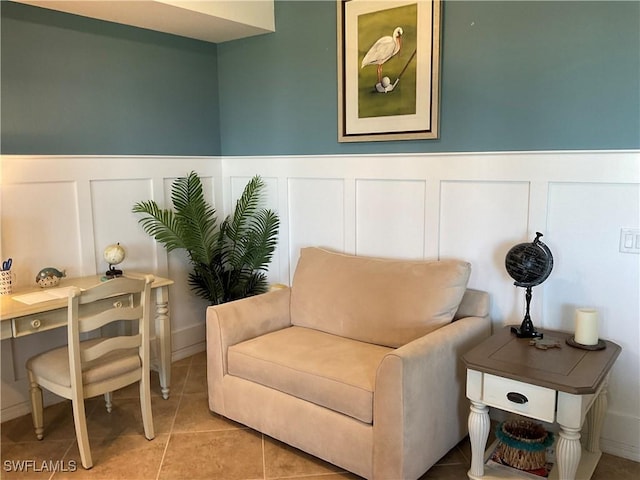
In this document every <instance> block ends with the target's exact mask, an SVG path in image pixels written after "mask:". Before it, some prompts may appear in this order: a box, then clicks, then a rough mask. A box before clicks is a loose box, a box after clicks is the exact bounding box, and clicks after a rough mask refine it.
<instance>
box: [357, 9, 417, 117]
mask: <svg viewBox="0 0 640 480" xmlns="http://www.w3.org/2000/svg"><path fill="white" fill-rule="evenodd" d="M417 13H418V6H417V4H413V5H407V6H404V7H396V8H391V9H387V10H381V11H378V12H373V13H367V14H363V15H360V16H359V17H358V117H359V118H369V117H384V116H392V115H410V114H415V113H416V63H417V60H418V58H420V55H422V56H423V57H424V55H425V54H426V53H425V52H420V53H419V54H418V53H417V54H416V57H415V58H414V59H413V60H411V62H410V63H409V66H408V67H407V69H406V70H405V72H404V73H403V74H402V77H401V79H400V81H399V82H398V84H397V85H396V87H395V88H394V89H393V91H392V92H387V93H386V94H381V93H379V92H378V91H376V88H375V85H376V83H378V74H377V65H368V66H365V67H364V68H360V66H361V65H362V59H363V58H364V56H365V55H366V54H367V52H368V51H369V49H370V48H371V47H372V46H373V44H374V43H375V42H376V41H377V40H378V39H379V38H380V37H383V36H387V35H388V36H391V35H392V34H393V30H394V29H395V28H396V27H401V28H402V30H403V32H404V33H403V35H402V48H401V49H400V51H399V52H398V53H397V54H396V55H394V56H393V57H392V58H391V59H390V60H388V61H387V62H385V63H384V64H383V66H382V76H383V77H389V79H390V80H391V83H392V84H393V82H395V81H396V79H397V78H398V75H399V74H400V72H401V71H402V69H403V68H404V66H405V65H406V64H407V62H408V61H409V59H410V58H411V54H412V53H413V51H414V50H415V49H416V45H417V43H416V40H417V27H416V24H417ZM426 33H427V32H424V33H423V34H426ZM420 60H421V61H426V59H425V58H421V59H420Z"/></svg>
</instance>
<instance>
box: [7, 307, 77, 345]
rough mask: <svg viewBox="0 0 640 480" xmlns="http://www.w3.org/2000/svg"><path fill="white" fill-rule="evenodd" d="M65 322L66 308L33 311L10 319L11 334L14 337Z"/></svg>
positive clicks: (52, 327)
mask: <svg viewBox="0 0 640 480" xmlns="http://www.w3.org/2000/svg"><path fill="white" fill-rule="evenodd" d="M66 324H67V309H66V308H63V309H58V310H52V311H50V312H43V313H34V314H33V315H26V316H24V317H19V318H14V319H13V320H12V328H13V336H14V337H15V338H18V337H22V336H24V335H30V334H32V333H37V332H45V331H47V330H51V329H54V328H59V327H63V326H65V325H66Z"/></svg>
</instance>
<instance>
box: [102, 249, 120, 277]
mask: <svg viewBox="0 0 640 480" xmlns="http://www.w3.org/2000/svg"><path fill="white" fill-rule="evenodd" d="M124 258H125V251H124V248H122V247H121V246H120V244H119V243H116V244H115V245H109V246H107V248H105V249H104V259H105V260H106V262H107V263H108V264H109V270H107V272H106V273H105V275H106V276H107V278H115V277H120V276H121V275H122V270H119V269H116V268H115V265H118V264H119V263H122V261H123V260H124Z"/></svg>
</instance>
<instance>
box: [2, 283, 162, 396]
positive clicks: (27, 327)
mask: <svg viewBox="0 0 640 480" xmlns="http://www.w3.org/2000/svg"><path fill="white" fill-rule="evenodd" d="M124 275H125V276H126V277H132V278H144V275H145V274H143V273H137V272H125V273H124ZM102 278H103V276H102V275H90V276H88V277H76V278H63V279H61V281H60V284H59V285H58V286H57V287H53V288H50V289H42V288H40V287H37V286H34V287H27V288H20V289H17V290H16V291H14V292H13V293H12V294H11V295H0V339H1V340H5V339H7V338H19V337H23V336H25V335H33V334H34V333H40V332H45V331H47V330H51V329H54V328H60V327H64V326H66V325H67V297H66V296H63V297H61V298H55V297H53V296H52V299H51V300H46V301H42V302H37V303H33V304H28V303H24V302H21V301H18V300H16V299H15V297H18V296H23V295H28V294H38V293H41V294H47V293H55V289H56V288H63V287H71V286H73V287H78V288H83V289H84V288H88V287H91V286H93V285H97V284H98V283H100V282H101V281H103V280H102ZM172 284H173V280H170V279H168V278H162V277H157V276H155V275H154V281H153V283H152V284H151V289H152V290H154V291H155V295H156V314H155V331H156V341H157V342H158V344H159V348H158V353H159V357H160V358H159V359H158V361H157V362H156V363H155V364H154V365H152V367H153V369H154V370H157V371H158V373H159V375H160V387H161V389H162V396H163V397H164V398H165V399H167V398H169V388H170V384H171V322H170V316H169V288H168V287H169V285H172ZM27 298H28V297H27Z"/></svg>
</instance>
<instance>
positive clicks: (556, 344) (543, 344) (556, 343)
mask: <svg viewBox="0 0 640 480" xmlns="http://www.w3.org/2000/svg"><path fill="white" fill-rule="evenodd" d="M529 345H532V346H534V347H536V348H539V349H540V350H549V349H550V348H562V343H561V342H560V340H558V339H555V338H544V339H543V338H534V339H532V340H530V341H529Z"/></svg>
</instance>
